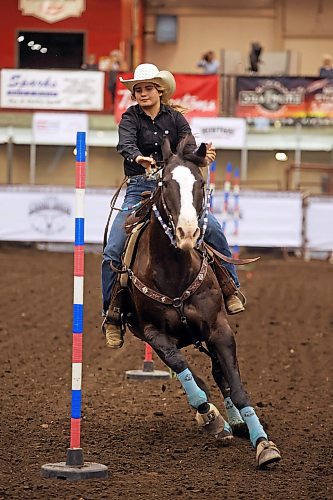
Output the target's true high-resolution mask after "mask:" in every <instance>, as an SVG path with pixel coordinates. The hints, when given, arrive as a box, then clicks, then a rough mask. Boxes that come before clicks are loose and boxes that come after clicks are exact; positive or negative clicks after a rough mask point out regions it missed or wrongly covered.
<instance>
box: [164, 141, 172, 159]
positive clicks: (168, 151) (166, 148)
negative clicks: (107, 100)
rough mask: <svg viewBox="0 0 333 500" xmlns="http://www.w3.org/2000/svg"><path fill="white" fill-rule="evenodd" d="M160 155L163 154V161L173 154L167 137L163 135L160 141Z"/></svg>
mask: <svg viewBox="0 0 333 500" xmlns="http://www.w3.org/2000/svg"><path fill="white" fill-rule="evenodd" d="M162 155H163V161H165V162H167V161H168V160H169V159H170V158H171V156H172V155H173V152H172V151H171V146H170V141H169V138H168V137H166V136H165V137H164V139H163V143H162Z"/></svg>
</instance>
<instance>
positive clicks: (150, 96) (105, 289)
mask: <svg viewBox="0 0 333 500" xmlns="http://www.w3.org/2000/svg"><path fill="white" fill-rule="evenodd" d="M120 81H121V82H122V83H123V84H124V85H125V86H126V87H127V88H128V89H129V90H130V92H131V94H132V99H133V100H134V101H135V102H136V104H135V105H133V106H130V107H129V108H128V109H127V111H126V112H125V113H124V114H123V116H122V119H121V121H120V123H119V142H118V146H117V151H118V152H119V153H120V154H121V155H122V156H123V158H124V170H125V175H126V176H127V177H128V180H127V188H126V193H125V198H124V202H123V206H122V208H124V209H126V208H128V207H132V206H134V205H135V204H137V203H138V202H140V200H141V193H142V192H144V191H154V190H155V188H156V186H157V181H156V180H155V179H152V178H150V177H148V176H147V175H146V174H147V173H149V172H150V169H151V168H152V167H154V165H156V162H161V161H162V160H163V157H162V149H161V146H162V143H163V140H164V138H165V137H166V136H167V137H168V138H169V141H170V145H171V149H172V151H174V152H175V151H176V149H177V145H178V144H179V142H180V141H181V140H182V139H183V138H184V137H185V136H187V135H189V134H191V128H190V126H189V124H188V122H187V120H186V118H185V117H184V115H183V114H182V113H181V112H179V111H177V110H176V109H175V108H174V107H173V106H172V105H170V102H169V99H170V98H171V97H172V95H173V93H174V92H175V88H176V85H175V79H174V76H173V75H172V73H170V72H169V71H164V70H163V71H159V69H158V68H157V67H156V66H155V65H153V64H140V65H139V66H138V67H137V68H136V69H135V71H134V78H132V79H129V80H123V79H122V78H120ZM192 137H193V136H192ZM195 148H196V144H195V140H194V137H193V150H194V149H195ZM215 156H216V152H215V149H214V148H213V147H212V146H211V144H208V145H207V156H206V160H207V162H212V161H213V160H214V159H215ZM128 213H129V212H128V211H120V212H119V213H118V214H117V216H116V218H115V220H114V222H113V225H112V227H111V230H110V234H109V237H108V241H107V244H106V246H105V248H104V252H103V262H102V295H103V313H102V314H103V317H104V319H103V323H102V330H103V332H104V333H105V335H106V341H107V345H108V346H109V347H111V348H119V347H121V346H122V345H123V336H122V331H121V328H120V326H121V321H120V307H121V300H120V294H119V291H120V285H119V283H118V281H117V273H116V272H115V271H113V269H112V268H111V266H110V263H111V261H112V264H113V266H115V267H116V268H118V269H119V268H121V255H122V253H123V250H124V245H125V241H126V233H125V229H124V225H125V219H126V217H127V215H128ZM204 239H205V241H206V242H207V243H208V244H209V245H210V246H212V247H213V248H214V249H216V250H217V251H218V252H221V253H223V254H224V255H227V256H228V257H230V256H231V252H230V249H229V246H228V242H227V240H226V238H225V236H224V234H223V232H222V229H221V225H220V224H219V222H218V221H217V219H216V218H215V217H214V215H213V214H212V213H210V212H209V213H208V226H207V230H206V233H205V237H204ZM222 264H223V265H224V266H225V267H226V268H227V270H228V271H229V274H230V276H231V277H232V279H233V281H234V283H235V285H236V287H237V289H238V288H239V286H240V285H239V280H238V277H237V274H236V270H235V266H234V265H232V264H228V263H226V262H222ZM240 296H242V294H238V291H236V292H235V293H234V294H233V295H230V296H229V297H226V299H225V300H226V307H227V310H228V312H229V314H236V313H238V312H241V311H243V310H244V302H243V301H242V300H241V298H240Z"/></svg>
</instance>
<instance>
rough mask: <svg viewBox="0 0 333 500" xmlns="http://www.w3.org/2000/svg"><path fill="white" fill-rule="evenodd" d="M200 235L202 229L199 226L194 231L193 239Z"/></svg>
mask: <svg viewBox="0 0 333 500" xmlns="http://www.w3.org/2000/svg"><path fill="white" fill-rule="evenodd" d="M199 236H200V229H199V228H198V227H197V229H196V230H195V231H194V233H193V239H194V240H197V239H198V238H199Z"/></svg>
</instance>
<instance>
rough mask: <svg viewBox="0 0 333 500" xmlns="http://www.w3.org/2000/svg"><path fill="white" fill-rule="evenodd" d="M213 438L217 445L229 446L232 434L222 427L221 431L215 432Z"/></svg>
mask: <svg viewBox="0 0 333 500" xmlns="http://www.w3.org/2000/svg"><path fill="white" fill-rule="evenodd" d="M215 438H216V441H217V444H218V445H219V446H229V444H231V442H232V440H233V438H234V436H233V435H232V434H231V433H230V432H229V431H227V430H225V429H223V431H222V432H220V433H219V434H217V435H216V436H215Z"/></svg>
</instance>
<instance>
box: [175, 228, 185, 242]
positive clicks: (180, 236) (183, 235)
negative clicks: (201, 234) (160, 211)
mask: <svg viewBox="0 0 333 500" xmlns="http://www.w3.org/2000/svg"><path fill="white" fill-rule="evenodd" d="M177 235H178V237H179V239H181V240H182V239H183V238H184V237H185V232H184V230H183V229H182V228H181V227H177Z"/></svg>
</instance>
